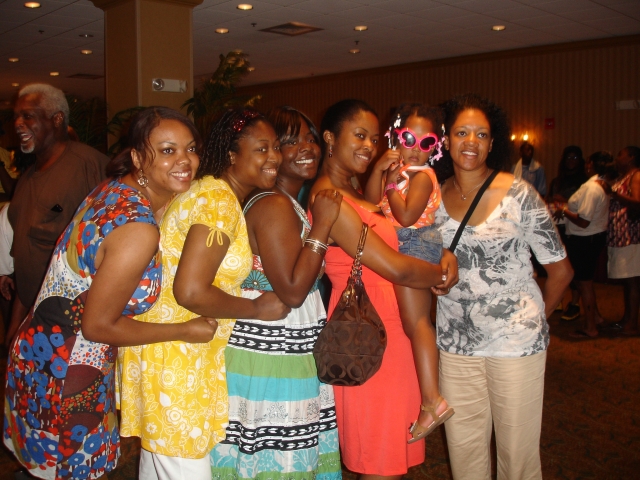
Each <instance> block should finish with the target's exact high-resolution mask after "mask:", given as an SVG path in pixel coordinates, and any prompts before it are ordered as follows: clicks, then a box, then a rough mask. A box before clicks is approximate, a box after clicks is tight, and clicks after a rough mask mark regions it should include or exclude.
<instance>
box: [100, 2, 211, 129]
mask: <svg viewBox="0 0 640 480" xmlns="http://www.w3.org/2000/svg"><path fill="white" fill-rule="evenodd" d="M92 1H93V3H94V5H96V6H97V7H99V8H102V9H103V10H104V12H105V20H104V21H105V71H106V100H107V107H108V117H109V118H111V117H112V116H113V115H114V114H115V113H117V112H118V111H120V110H124V109H127V108H131V107H135V106H139V105H143V106H151V105H163V106H166V107H171V108H175V109H177V110H179V109H180V107H181V106H182V104H183V103H184V102H185V101H186V100H187V99H188V98H190V97H192V96H193V81H192V79H193V34H192V26H193V25H192V10H193V7H194V6H196V5H198V4H200V3H202V0H158V1H156V0H92ZM154 78H166V79H176V80H186V81H187V89H186V92H166V91H162V92H156V91H154V90H153V89H152V87H151V81H152V79H154Z"/></svg>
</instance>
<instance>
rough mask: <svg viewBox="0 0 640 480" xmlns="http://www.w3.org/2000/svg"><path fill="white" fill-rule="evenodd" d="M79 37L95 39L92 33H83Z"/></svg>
mask: <svg viewBox="0 0 640 480" xmlns="http://www.w3.org/2000/svg"><path fill="white" fill-rule="evenodd" d="M78 36H79V37H82V38H93V35H91V34H90V33H81V34H80V35H78Z"/></svg>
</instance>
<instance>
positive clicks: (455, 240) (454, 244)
mask: <svg viewBox="0 0 640 480" xmlns="http://www.w3.org/2000/svg"><path fill="white" fill-rule="evenodd" d="M498 173H500V172H499V171H498V170H494V171H493V173H492V174H491V175H489V177H488V178H487V179H486V180H485V181H484V183H483V184H482V186H481V187H480V190H478V193H476V196H475V197H474V198H473V202H471V205H469V210H467V214H466V215H465V216H464V218H463V219H462V222H460V226H459V227H458V231H456V234H455V236H454V237H453V241H452V242H451V245H450V246H449V250H451V252H452V253H453V252H454V251H455V249H456V247H457V246H458V240H460V236H461V235H462V232H463V231H464V227H466V226H467V222H468V221H469V219H470V218H471V215H472V214H473V211H474V210H475V209H476V207H477V206H478V202H480V199H481V198H482V194H483V193H484V191H485V190H486V189H487V188H488V187H489V185H491V182H493V179H494V178H496V176H497V175H498Z"/></svg>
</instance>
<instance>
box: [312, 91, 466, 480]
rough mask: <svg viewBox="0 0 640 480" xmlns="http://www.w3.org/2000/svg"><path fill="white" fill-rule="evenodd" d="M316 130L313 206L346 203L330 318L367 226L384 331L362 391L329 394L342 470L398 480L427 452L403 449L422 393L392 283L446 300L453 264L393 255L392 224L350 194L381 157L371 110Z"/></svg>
mask: <svg viewBox="0 0 640 480" xmlns="http://www.w3.org/2000/svg"><path fill="white" fill-rule="evenodd" d="M321 131H322V136H323V141H324V147H325V155H324V163H323V167H322V171H321V173H320V176H319V177H318V180H317V181H316V183H315V185H314V186H313V188H312V190H311V195H310V198H311V204H313V200H314V197H315V195H316V194H317V193H318V192H319V191H321V190H324V189H336V190H338V191H339V192H340V193H341V194H342V195H343V200H344V201H343V202H342V205H341V209H340V214H339V216H338V219H337V220H336V222H335V224H334V225H333V227H332V229H331V232H330V235H329V236H330V243H332V244H333V245H332V246H330V247H329V251H328V252H327V255H326V264H327V265H326V273H327V274H328V276H329V278H330V280H331V283H332V288H333V289H332V293H331V300H330V304H329V312H328V313H329V317H331V313H332V312H333V309H334V308H335V306H336V304H337V303H338V300H339V298H340V295H341V293H342V291H343V290H344V288H345V286H346V283H347V278H348V277H349V273H350V271H351V265H352V263H353V256H354V255H355V253H356V247H357V244H358V239H359V237H360V231H361V228H362V223H363V222H365V223H367V224H369V226H370V230H369V234H368V237H367V240H366V243H365V247H364V251H363V255H362V264H363V269H362V279H363V282H364V285H365V287H366V289H367V294H368V295H369V297H370V299H371V301H372V302H373V305H374V306H375V308H376V310H377V312H378V314H379V315H380V318H381V319H382V321H383V323H384V325H385V328H386V331H387V348H386V350H385V353H384V358H383V361H382V366H381V368H380V370H378V372H376V374H375V375H374V376H373V377H371V378H370V379H369V380H368V381H367V382H366V383H365V384H363V385H361V386H358V387H334V394H335V401H336V415H337V419H338V435H339V438H340V449H341V455H342V459H343V462H344V464H345V466H346V467H347V468H348V469H349V470H352V471H354V472H357V473H360V474H362V477H361V478H363V479H367V478H372V477H374V476H375V477H380V476H384V477H389V478H400V477H401V476H402V475H404V474H405V473H406V472H407V470H408V468H409V467H411V466H414V465H418V464H420V463H422V462H423V461H424V455H425V446H424V442H423V441H419V442H415V443H412V444H411V445H408V444H407V441H408V440H409V439H410V435H409V427H410V426H411V424H412V423H413V421H414V420H415V414H416V412H417V411H418V410H419V407H420V389H419V387H418V379H417V375H416V371H415V367H414V362H413V356H412V353H411V343H410V341H409V338H408V337H407V336H406V335H405V333H404V331H403V328H402V321H401V319H400V314H399V311H398V304H397V301H396V297H395V294H394V290H393V284H394V283H396V284H400V285H404V286H408V287H412V288H429V287H432V286H435V285H438V287H439V289H438V293H446V292H447V291H448V288H449V287H451V285H453V284H454V283H455V282H456V281H457V264H456V261H455V257H454V256H453V255H452V254H451V253H450V252H448V251H445V252H444V255H443V260H442V262H441V264H440V265H433V264H430V263H427V262H425V261H422V260H419V259H416V258H413V257H407V256H404V255H402V254H400V253H398V240H397V236H396V233H395V230H394V228H393V226H392V225H391V223H390V222H389V221H388V220H387V219H386V218H385V217H384V215H382V214H381V212H380V209H379V207H377V206H376V205H373V204H371V203H369V202H367V201H365V200H364V198H363V196H362V193H361V192H359V191H358V190H356V189H355V188H354V187H353V185H352V182H351V179H352V177H353V176H355V175H356V174H360V173H364V172H365V171H366V170H367V167H368V166H369V164H370V163H371V161H373V160H374V159H375V157H376V154H377V150H378V138H379V126H378V118H377V116H376V114H375V113H374V112H373V110H372V109H371V107H369V106H368V105H367V104H366V103H364V102H361V101H358V100H343V101H341V102H338V103H336V104H334V105H333V106H331V107H329V109H328V110H327V113H326V114H325V116H324V118H323V120H322V125H321ZM444 277H446V279H445V278H444ZM443 279H444V280H443Z"/></svg>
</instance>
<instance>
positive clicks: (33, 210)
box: [5, 84, 109, 344]
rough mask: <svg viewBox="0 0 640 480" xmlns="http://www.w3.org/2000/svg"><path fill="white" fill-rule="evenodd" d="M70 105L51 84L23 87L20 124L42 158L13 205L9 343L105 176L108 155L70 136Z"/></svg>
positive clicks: (27, 147)
mask: <svg viewBox="0 0 640 480" xmlns="http://www.w3.org/2000/svg"><path fill="white" fill-rule="evenodd" d="M68 123H69V105H68V103H67V100H66V98H65V96H64V93H63V92H62V91H61V90H58V89H57V88H54V87H52V86H51V85H46V84H32V85H27V86H26V87H24V88H23V89H22V90H20V93H19V96H18V100H17V101H16V104H15V107H14V125H15V129H16V133H17V134H18V138H19V140H20V149H21V150H22V151H23V152H24V153H33V154H35V156H36V162H35V164H34V165H32V166H31V167H29V168H28V169H27V170H26V171H25V172H24V173H23V174H22V175H21V177H20V179H19V180H18V183H17V185H16V187H15V191H14V194H13V198H12V200H11V204H10V206H9V221H10V222H11V225H12V227H13V231H14V240H13V247H12V250H11V254H12V256H13V258H14V268H15V282H16V285H15V287H16V298H15V300H14V304H13V311H12V314H11V324H10V325H9V330H8V332H7V336H6V338H5V343H6V344H9V343H10V342H11V339H12V338H13V336H14V335H15V333H16V330H17V328H18V326H19V325H20V322H22V320H23V319H24V317H25V316H26V314H27V313H28V311H29V309H30V308H31V307H32V306H33V305H34V303H35V301H36V297H37V295H38V292H39V290H40V285H41V283H42V280H43V278H44V274H45V271H46V269H47V266H48V265H49V259H50V258H51V254H52V253H53V249H54V247H55V245H56V242H57V240H58V237H59V236H60V234H61V233H62V232H63V230H64V228H65V227H66V226H67V224H68V223H69V221H70V220H71V218H72V217H73V214H74V213H75V211H76V209H77V208H78V206H79V205H80V203H81V202H82V201H83V200H84V198H85V197H86V196H87V194H89V192H91V190H93V189H94V188H95V187H96V185H98V184H99V183H100V182H102V180H103V179H104V177H105V173H104V172H105V166H106V164H107V163H108V161H109V158H108V157H107V156H106V155H103V154H102V153H100V152H98V151H97V150H95V149H93V148H91V147H89V146H87V145H84V144H81V143H78V142H73V141H70V140H69V136H68V134H67V126H68Z"/></svg>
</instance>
